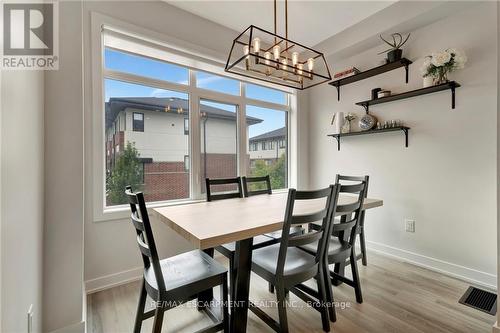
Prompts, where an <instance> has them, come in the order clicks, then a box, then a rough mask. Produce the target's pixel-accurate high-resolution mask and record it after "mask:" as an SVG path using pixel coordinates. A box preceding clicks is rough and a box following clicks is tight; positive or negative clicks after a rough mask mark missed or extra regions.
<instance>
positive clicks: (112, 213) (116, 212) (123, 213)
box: [94, 199, 205, 223]
mask: <svg viewBox="0 0 500 333" xmlns="http://www.w3.org/2000/svg"><path fill="white" fill-rule="evenodd" d="M204 201H205V199H187V200H178V201H159V202H153V203H150V204H147V208H148V209H152V208H158V207H169V206H181V205H189V204H193V203H198V202H204ZM128 217H130V207H129V206H128V205H120V206H116V207H113V208H106V209H105V210H104V211H103V212H102V214H100V216H94V222H95V223H100V222H106V221H114V220H124V219H127V218H128Z"/></svg>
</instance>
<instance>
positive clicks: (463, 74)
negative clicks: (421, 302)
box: [309, 2, 497, 286]
mask: <svg viewBox="0 0 500 333" xmlns="http://www.w3.org/2000/svg"><path fill="white" fill-rule="evenodd" d="M495 6H496V3H494V2H485V3H483V4H480V5H477V6H474V7H470V8H468V9H466V10H464V11H461V12H458V13H456V14H453V15H452V16H450V17H448V18H445V19H442V20H440V21H437V22H435V23H433V24H431V25H429V26H426V27H423V28H420V29H418V30H416V31H413V32H412V36H411V38H410V41H409V42H408V46H407V47H405V56H406V57H408V58H409V59H411V60H413V61H414V64H413V65H411V66H410V82H409V84H408V85H405V84H404V70H403V69H399V70H395V71H393V72H389V73H386V74H383V75H380V76H377V77H373V78H370V79H367V80H365V81H360V82H358V83H354V84H351V85H348V86H345V87H342V91H341V102H337V95H336V90H335V88H333V87H331V86H328V85H322V86H320V87H319V88H317V89H312V90H311V91H310V95H309V106H310V110H309V117H310V118H309V121H310V141H309V154H310V164H309V168H310V174H311V179H310V180H311V185H312V186H324V185H325V184H328V183H330V182H332V181H333V180H334V177H335V174H336V173H342V174H354V175H364V174H368V175H370V177H371V178H370V191H369V196H371V197H376V198H381V199H383V200H384V207H382V208H379V209H376V210H373V212H369V213H368V214H367V221H366V225H367V237H368V241H369V245H370V247H371V248H373V249H377V250H379V251H384V252H387V253H390V254H393V255H398V256H402V257H405V258H407V259H410V260H413V261H416V262H418V263H420V264H423V265H428V266H431V267H433V268H437V269H441V270H445V271H448V272H450V273H453V274H456V275H461V276H464V277H466V278H469V279H473V280H477V281H478V282H481V283H483V284H486V285H490V286H491V285H495V284H496V277H495V275H496V258H495V256H494V255H492V253H496V251H495V248H496V214H497V212H496V206H495V205H496V190H497V185H496V179H497V175H496V163H497V160H496V158H497V152H496V148H497V147H496V134H497V128H496V120H497V100H496V93H497V74H496V73H497V42H496V41H497V35H496V34H497V32H496V31H497V26H496V24H497V23H496V22H497V21H496V20H497V14H496V7H495ZM448 47H456V48H461V49H464V50H465V51H466V53H467V55H468V56H469V62H468V64H467V66H466V69H464V70H461V71H459V72H456V73H454V74H452V75H451V78H452V79H455V80H457V81H458V82H460V83H461V84H462V87H461V88H459V89H457V107H456V109H455V110H453V111H452V110H451V106H450V92H449V91H448V92H442V93H436V94H432V95H426V96H419V97H416V98H412V99H407V100H402V101H397V102H393V103H388V104H382V105H376V106H373V107H372V109H371V110H372V112H371V113H372V114H373V115H375V116H376V117H378V118H379V120H380V121H384V120H390V119H401V120H404V121H405V123H406V124H407V125H408V126H410V127H411V128H412V129H411V130H410V138H409V140H410V143H409V147H408V148H404V145H403V142H404V141H403V136H402V134H399V133H398V134H396V133H387V134H377V135H373V136H359V137H352V138H345V139H344V140H343V141H342V145H341V151H337V149H336V142H335V141H334V140H333V139H332V138H328V137H327V136H326V135H327V134H329V133H331V132H332V130H333V128H332V126H330V120H331V117H332V114H333V112H335V111H344V112H355V113H357V115H358V117H359V116H362V114H363V109H362V108H361V107H358V106H356V105H354V103H355V102H358V101H362V100H366V99H369V98H370V90H371V89H372V88H375V87H382V88H385V89H389V90H392V91H393V92H395V93H397V92H402V91H405V90H410V89H416V88H420V87H421V86H422V79H421V77H420V72H419V69H420V65H421V63H422V61H423V56H425V55H428V54H429V53H430V52H432V51H433V50H442V49H445V48H448ZM381 50H383V47H382V46H380V47H377V48H373V49H369V50H366V51H364V52H361V53H358V54H356V55H355V56H352V57H351V58H348V59H338V58H329V59H328V60H329V64H330V66H331V67H332V72H337V71H339V70H341V69H343V68H347V67H349V66H353V65H354V66H356V67H358V68H359V69H361V70H363V69H368V68H371V67H374V66H376V65H377V64H378V61H379V59H381V57H382V56H377V53H378V52H379V51H381ZM355 129H356V128H355ZM404 218H412V219H415V220H416V233H415V234H411V233H406V232H405V231H404V223H403V220H404ZM368 260H369V258H368Z"/></svg>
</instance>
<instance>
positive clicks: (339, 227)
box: [327, 181, 366, 253]
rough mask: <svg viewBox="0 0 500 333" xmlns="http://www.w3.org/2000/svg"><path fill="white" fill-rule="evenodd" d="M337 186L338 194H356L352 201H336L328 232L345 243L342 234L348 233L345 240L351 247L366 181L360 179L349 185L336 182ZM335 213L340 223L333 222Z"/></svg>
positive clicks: (361, 208)
mask: <svg viewBox="0 0 500 333" xmlns="http://www.w3.org/2000/svg"><path fill="white" fill-rule="evenodd" d="M337 187H338V189H339V194H340V193H349V194H356V196H354V198H355V201H354V202H352V201H351V202H350V203H347V204H341V203H338V202H337V204H336V207H335V210H334V212H333V213H332V223H331V225H330V226H331V227H330V230H331V231H330V234H331V235H332V236H334V237H338V238H339V241H340V242H341V243H346V240H345V239H346V238H345V237H344V235H345V234H349V237H348V238H347V239H348V240H347V242H348V243H349V245H350V246H351V247H354V243H355V241H356V230H357V227H358V224H359V222H360V220H361V216H362V213H363V203H364V199H365V196H366V183H365V182H364V181H361V183H357V184H350V185H341V184H337ZM335 215H341V216H342V217H341V219H340V223H335V222H334V217H335ZM327 245H328V243H327ZM327 251H328V248H327ZM327 253H328V252H327Z"/></svg>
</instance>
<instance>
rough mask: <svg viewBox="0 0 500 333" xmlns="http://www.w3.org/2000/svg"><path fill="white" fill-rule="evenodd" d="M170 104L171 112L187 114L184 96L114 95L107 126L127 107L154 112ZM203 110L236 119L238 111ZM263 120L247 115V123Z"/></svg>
mask: <svg viewBox="0 0 500 333" xmlns="http://www.w3.org/2000/svg"><path fill="white" fill-rule="evenodd" d="M168 106H170V111H168V113H169V114H178V110H179V109H182V112H181V114H183V115H187V114H188V110H189V102H188V100H186V99H183V98H177V97H112V98H110V99H109V101H108V102H106V128H108V127H110V126H111V124H112V123H113V121H114V120H115V119H116V117H117V116H118V114H119V113H120V112H121V111H123V110H125V109H126V108H135V109H140V110H145V111H153V112H167V111H166V108H167V107H168ZM200 111H201V112H205V113H206V114H207V116H208V117H209V118H218V119H228V120H236V113H235V112H230V111H226V110H222V109H219V108H215V107H212V106H208V105H203V104H201V109H200ZM260 122H262V119H259V118H255V117H247V124H249V125H253V124H258V123H260Z"/></svg>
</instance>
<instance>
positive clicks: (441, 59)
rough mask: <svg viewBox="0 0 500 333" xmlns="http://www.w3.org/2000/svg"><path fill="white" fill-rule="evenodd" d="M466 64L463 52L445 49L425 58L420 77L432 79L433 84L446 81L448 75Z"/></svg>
mask: <svg viewBox="0 0 500 333" xmlns="http://www.w3.org/2000/svg"><path fill="white" fill-rule="evenodd" d="M466 62H467V56H466V55H465V53H464V52H462V51H459V50H456V49H446V50H444V51H443V52H434V53H432V54H431V55H430V56H427V57H425V60H424V64H423V65H422V68H421V72H422V76H423V77H424V78H425V77H432V78H433V79H434V83H435V84H440V83H445V82H447V81H448V73H450V72H453V71H455V70H457V69H462V68H464V66H465V63H466Z"/></svg>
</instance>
